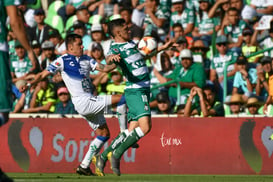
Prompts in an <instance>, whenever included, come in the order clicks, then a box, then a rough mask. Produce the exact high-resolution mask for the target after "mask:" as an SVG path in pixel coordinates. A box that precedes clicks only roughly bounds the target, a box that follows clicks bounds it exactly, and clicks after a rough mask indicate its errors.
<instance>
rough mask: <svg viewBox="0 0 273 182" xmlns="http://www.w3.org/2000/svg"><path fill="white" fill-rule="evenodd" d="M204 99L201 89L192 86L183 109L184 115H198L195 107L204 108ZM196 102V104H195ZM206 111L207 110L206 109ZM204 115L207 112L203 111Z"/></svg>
mask: <svg viewBox="0 0 273 182" xmlns="http://www.w3.org/2000/svg"><path fill="white" fill-rule="evenodd" d="M199 99H200V105H199V103H198V102H199ZM203 99H204V95H203V92H202V89H200V88H198V87H192V88H191V91H190V94H189V97H188V98H187V101H186V105H185V109H184V116H185V117H190V116H195V115H199V113H198V110H197V108H198V107H199V106H201V108H202V109H203V110H206V109H205V108H206V103H205V101H202V102H201V100H203ZM197 103H198V105H197ZM206 111H207V110H206ZM205 116H207V113H205Z"/></svg>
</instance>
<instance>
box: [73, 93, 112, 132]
mask: <svg viewBox="0 0 273 182" xmlns="http://www.w3.org/2000/svg"><path fill="white" fill-rule="evenodd" d="M72 102H73V104H74V106H75V109H76V111H77V112H78V113H79V114H80V115H82V116H83V117H84V118H85V119H86V120H87V121H88V124H89V125H90V126H91V128H92V129H93V130H96V129H97V128H98V127H100V126H102V125H104V124H105V123H106V120H105V118H104V109H105V108H106V107H107V106H110V105H112V97H111V95H102V96H83V97H73V98H72Z"/></svg>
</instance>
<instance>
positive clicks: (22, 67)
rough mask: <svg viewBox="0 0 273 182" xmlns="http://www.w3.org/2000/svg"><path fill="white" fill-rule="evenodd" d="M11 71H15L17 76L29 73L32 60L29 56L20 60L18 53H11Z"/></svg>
mask: <svg viewBox="0 0 273 182" xmlns="http://www.w3.org/2000/svg"><path fill="white" fill-rule="evenodd" d="M10 64H11V72H13V73H15V76H16V77H17V78H19V77H21V76H23V75H25V74H26V73H28V72H29V71H30V69H31V67H32V64H31V61H30V60H29V58H28V57H27V56H25V57H24V59H21V60H19V57H18V56H17V55H11V57H10Z"/></svg>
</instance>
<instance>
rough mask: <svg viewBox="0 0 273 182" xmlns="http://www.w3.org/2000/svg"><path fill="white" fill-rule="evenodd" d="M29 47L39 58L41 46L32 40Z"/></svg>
mask: <svg viewBox="0 0 273 182" xmlns="http://www.w3.org/2000/svg"><path fill="white" fill-rule="evenodd" d="M31 47H32V49H33V51H34V53H35V55H36V57H37V58H38V57H40V56H41V53H42V48H41V44H39V42H38V41H37V40H33V41H32V42H31Z"/></svg>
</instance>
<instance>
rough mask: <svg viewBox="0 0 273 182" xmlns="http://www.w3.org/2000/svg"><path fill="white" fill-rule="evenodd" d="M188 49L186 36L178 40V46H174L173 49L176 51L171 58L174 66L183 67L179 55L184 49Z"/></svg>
mask: <svg viewBox="0 0 273 182" xmlns="http://www.w3.org/2000/svg"><path fill="white" fill-rule="evenodd" d="M187 48H188V41H187V39H186V38H185V37H184V36H180V37H178V38H177V39H176V46H174V47H173V48H171V49H173V50H174V56H173V57H172V58H171V60H172V64H173V65H174V66H175V67H177V66H179V65H181V60H180V58H179V54H180V52H181V51H182V50H183V49H187Z"/></svg>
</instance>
